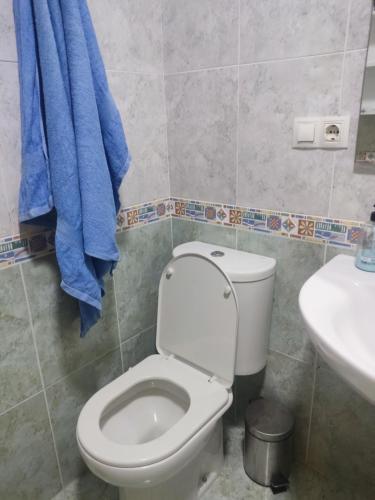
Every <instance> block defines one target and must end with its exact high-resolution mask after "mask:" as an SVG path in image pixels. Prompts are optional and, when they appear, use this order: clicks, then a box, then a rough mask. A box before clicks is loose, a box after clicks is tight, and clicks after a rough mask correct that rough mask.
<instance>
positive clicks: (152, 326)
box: [120, 323, 156, 346]
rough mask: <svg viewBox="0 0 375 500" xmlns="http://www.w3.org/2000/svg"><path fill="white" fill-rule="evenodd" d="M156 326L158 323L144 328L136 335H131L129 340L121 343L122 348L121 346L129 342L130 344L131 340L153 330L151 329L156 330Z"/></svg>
mask: <svg viewBox="0 0 375 500" xmlns="http://www.w3.org/2000/svg"><path fill="white" fill-rule="evenodd" d="M155 325H156V323H152V324H151V325H150V326H148V327H146V328H144V329H143V330H140V331H139V332H137V333H134V334H133V335H131V336H130V337H129V338H127V339H125V340H123V341H122V342H121V344H120V346H121V345H122V344H126V343H127V342H129V341H130V340H133V339H134V338H135V337H138V335H142V334H143V333H146V332H148V331H149V330H151V328H154V327H155Z"/></svg>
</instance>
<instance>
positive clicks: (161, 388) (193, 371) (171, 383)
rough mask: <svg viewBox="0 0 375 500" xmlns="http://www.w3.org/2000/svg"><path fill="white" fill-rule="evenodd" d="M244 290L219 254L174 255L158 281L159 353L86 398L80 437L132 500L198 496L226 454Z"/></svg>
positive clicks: (100, 472) (100, 470)
mask: <svg viewBox="0 0 375 500" xmlns="http://www.w3.org/2000/svg"><path fill="white" fill-rule="evenodd" d="M238 322H239V309H238V298H237V294H236V291H235V288H234V286H233V285H232V282H231V280H230V279H229V277H228V276H227V275H226V273H225V272H224V271H223V270H222V269H221V268H220V266H219V265H217V263H215V262H214V261H212V260H211V259H209V258H208V257H206V256H204V255H200V254H198V253H195V254H189V253H186V254H183V255H179V256H177V257H174V258H173V259H172V260H171V261H170V263H169V264H168V266H167V267H166V269H165V270H164V272H163V274H162V277H161V280H160V286H159V303H158V319H157V334H156V344H157V350H158V352H159V354H156V355H152V356H149V357H147V358H146V359H144V360H143V361H142V362H140V363H138V364H137V365H136V366H134V367H133V368H131V369H129V370H128V371H127V372H126V373H124V374H123V375H121V376H120V377H118V378H117V379H115V380H114V381H112V382H111V383H110V384H108V385H107V386H105V387H103V388H102V389H101V390H99V391H98V392H97V393H96V394H94V395H93V396H92V397H91V398H90V400H89V401H88V402H87V403H86V404H85V406H84V407H83V409H82V411H81V414H80V416H79V419H78V423H77V442H78V446H79V450H80V453H81V455H82V458H83V460H84V461H85V463H86V464H87V466H88V467H89V468H90V470H91V471H92V472H93V473H94V474H95V475H97V476H98V477H100V478H101V479H103V480H104V481H107V482H108V483H110V484H113V485H116V486H118V487H119V488H120V498H121V499H124V500H125V499H126V500H195V499H197V498H198V497H199V496H201V494H202V493H203V492H204V491H205V490H206V489H207V488H208V487H209V485H210V483H211V482H212V481H213V480H214V479H215V477H216V476H217V474H218V473H219V472H220V468H221V466H222V463H223V449H222V427H221V418H220V417H221V416H222V415H223V414H224V413H225V412H226V410H227V409H228V408H229V407H230V405H231V403H232V399H233V398H232V391H231V386H232V383H233V378H234V372H235V362H236V351H237V332H238Z"/></svg>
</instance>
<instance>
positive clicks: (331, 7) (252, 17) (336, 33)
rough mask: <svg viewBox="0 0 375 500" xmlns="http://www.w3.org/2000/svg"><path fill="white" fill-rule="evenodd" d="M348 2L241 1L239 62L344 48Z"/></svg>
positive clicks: (316, 0)
mask: <svg viewBox="0 0 375 500" xmlns="http://www.w3.org/2000/svg"><path fill="white" fill-rule="evenodd" d="M348 1H349V0H330V1H329V2H322V0H283V1H282V2H275V1H274V0H261V1H259V0H241V62H242V63H249V62H253V61H264V60H269V59H283V58H287V57H297V56H306V55H314V54H326V53H331V52H335V51H339V50H343V49H344V43H345V30H346V20H347V12H348ZM354 1H357V0H354Z"/></svg>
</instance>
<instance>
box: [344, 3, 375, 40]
mask: <svg viewBox="0 0 375 500" xmlns="http://www.w3.org/2000/svg"><path fill="white" fill-rule="evenodd" d="M372 4H373V2H372V1H371V0H352V2H351V7H350V23H349V32H348V41H347V48H348V49H365V48H366V49H367V44H368V37H369V31H370V22H371V10H372Z"/></svg>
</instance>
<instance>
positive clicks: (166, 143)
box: [161, 2, 172, 197]
mask: <svg viewBox="0 0 375 500" xmlns="http://www.w3.org/2000/svg"><path fill="white" fill-rule="evenodd" d="M163 14H164V3H163V2H162V17H161V52H162V54H161V57H162V65H163V108H164V119H165V137H164V140H165V148H166V162H167V169H168V192H169V197H171V196H172V192H171V168H170V161H169V140H168V108H167V93H166V84H165V54H164V16H163Z"/></svg>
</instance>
